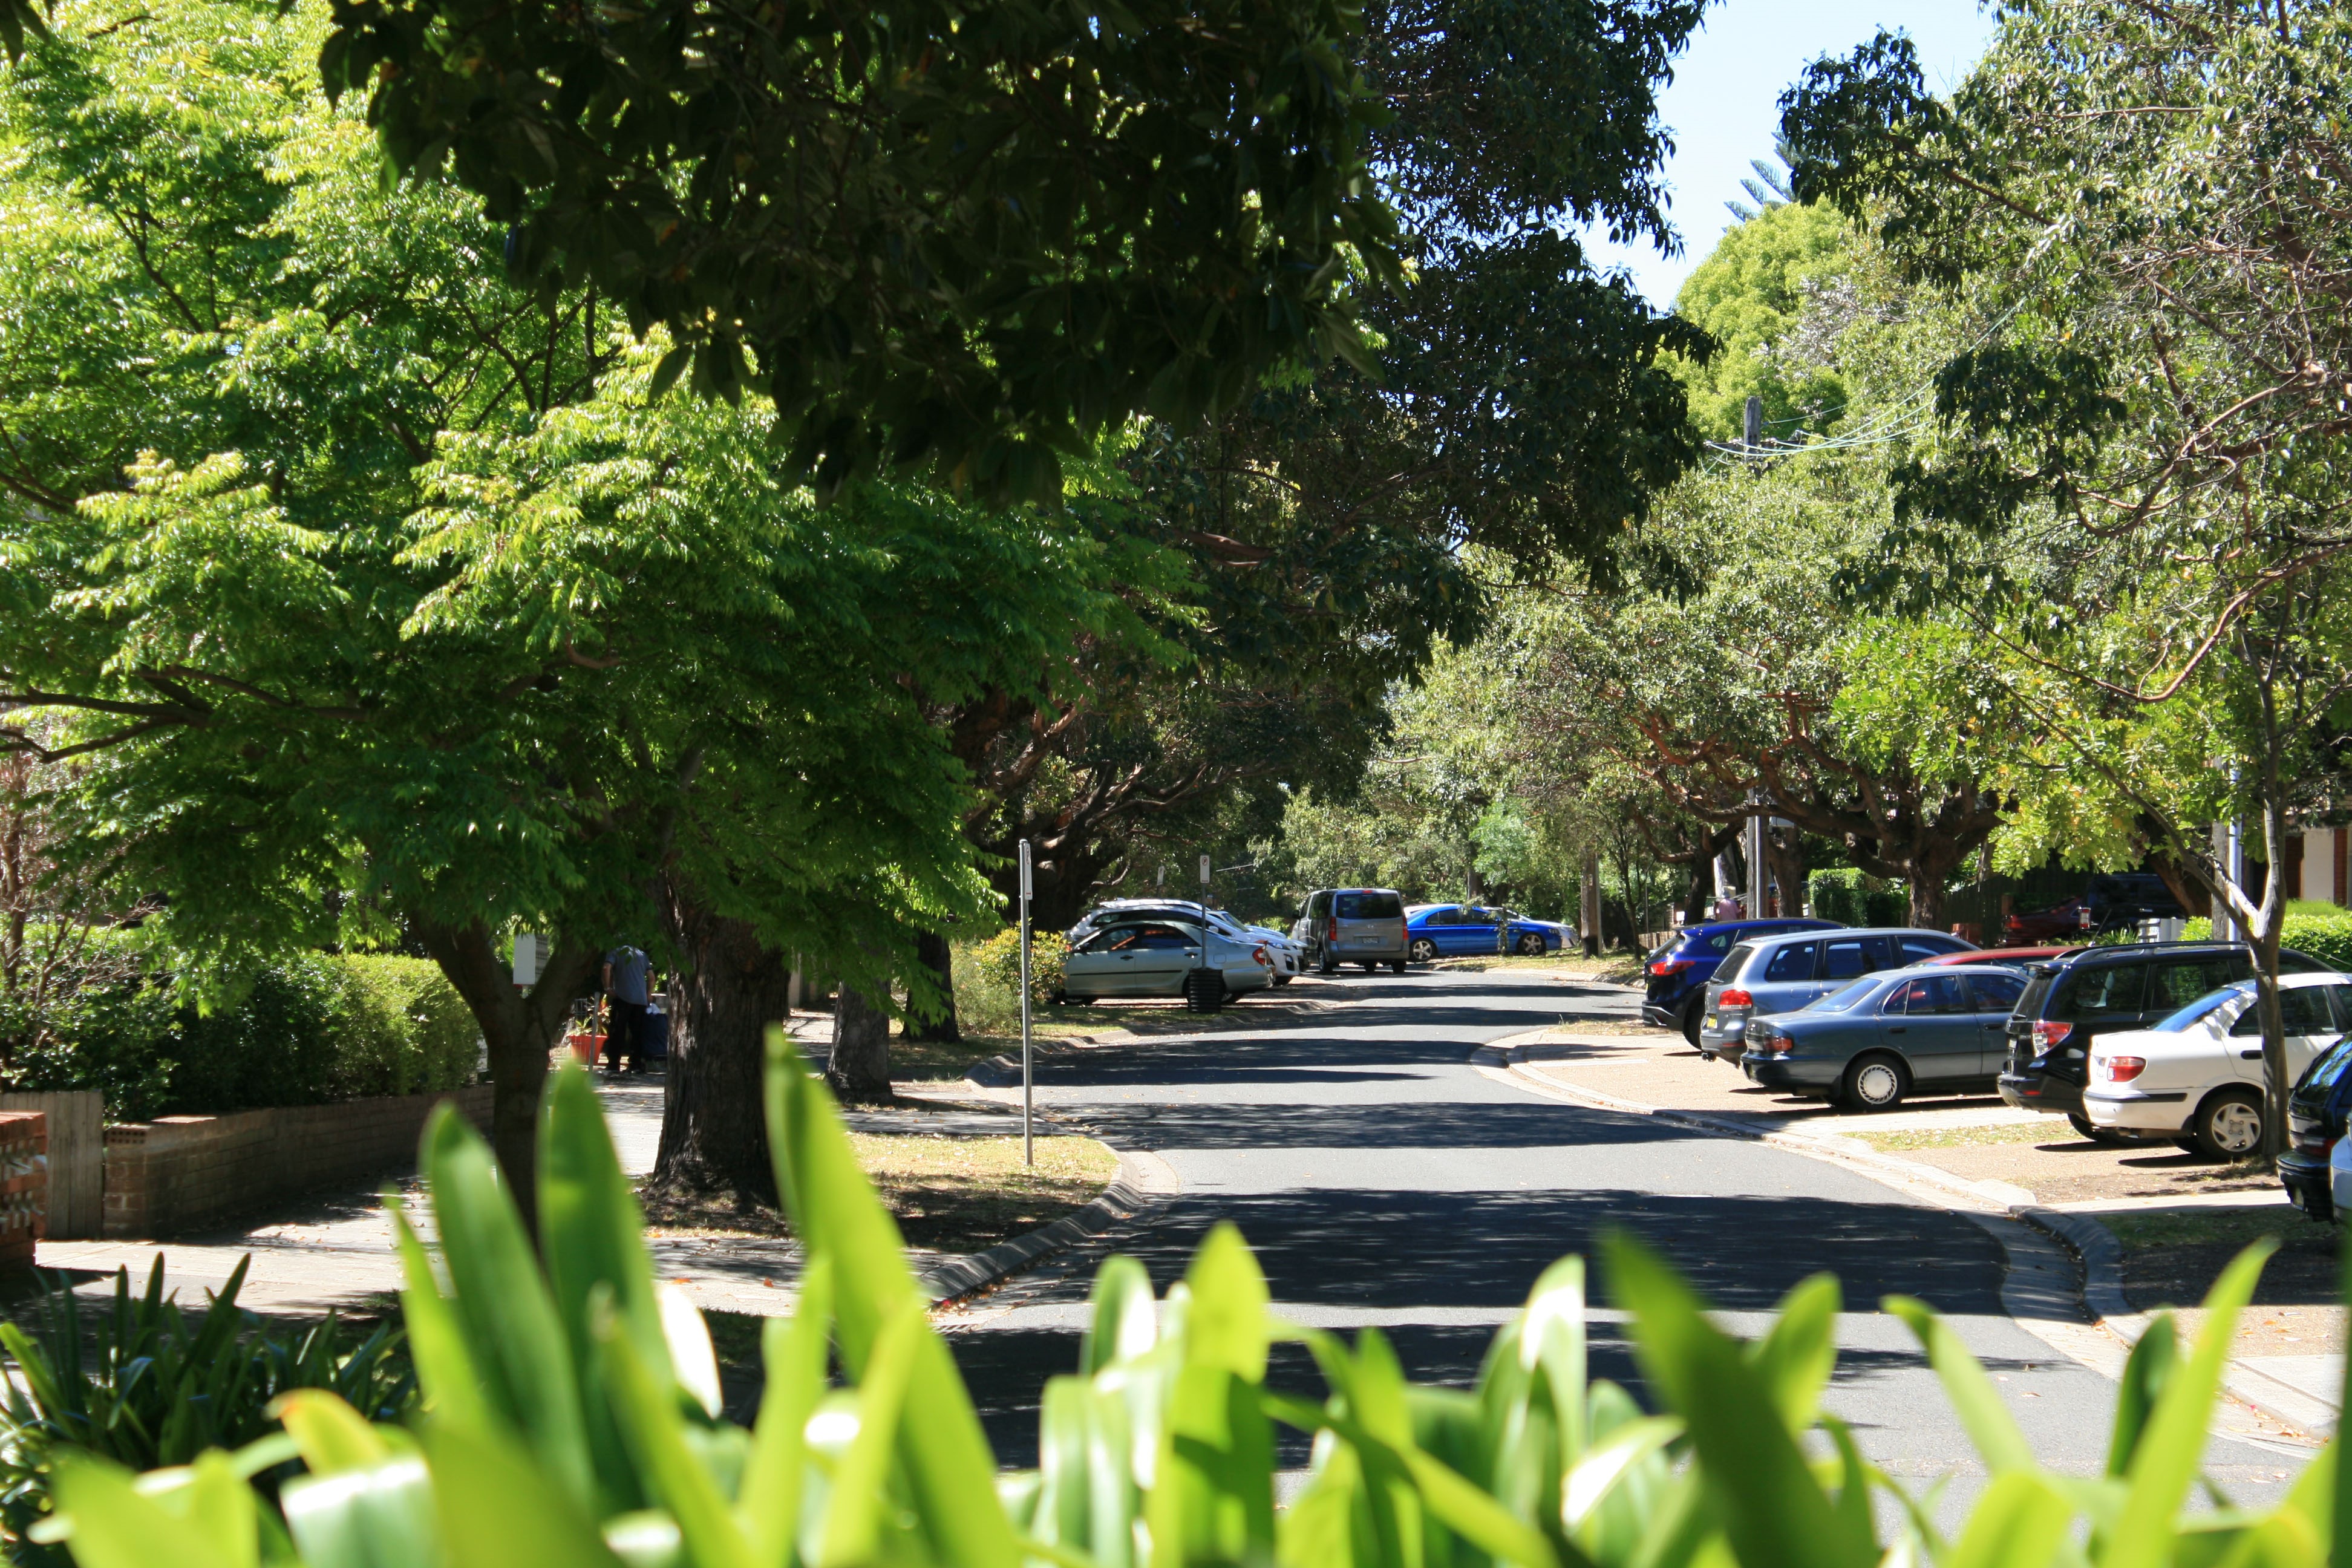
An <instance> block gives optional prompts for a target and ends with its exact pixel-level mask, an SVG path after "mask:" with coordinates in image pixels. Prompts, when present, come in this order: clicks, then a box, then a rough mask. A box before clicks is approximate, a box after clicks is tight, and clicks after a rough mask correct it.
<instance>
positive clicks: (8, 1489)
mask: <svg viewBox="0 0 2352 1568" xmlns="http://www.w3.org/2000/svg"><path fill="white" fill-rule="evenodd" d="M247 1261H249V1260H247ZM245 1269H246V1264H245V1262H240V1263H238V1265H237V1266H236V1270H235V1271H234V1272H233V1273H231V1274H230V1276H229V1279H228V1283H227V1284H226V1286H225V1287H224V1288H223V1289H221V1290H220V1291H219V1292H218V1293H217V1294H216V1295H215V1296H214V1298H213V1300H212V1301H211V1303H210V1305H209V1306H208V1307H207V1308H206V1309H205V1310H204V1311H203V1312H201V1313H190V1312H187V1311H184V1310H182V1308H181V1307H180V1306H179V1305H178V1303H177V1302H176V1301H175V1300H172V1299H170V1298H168V1297H166V1296H165V1295H164V1293H163V1259H162V1258H157V1259H156V1260H155V1267H154V1268H153V1270H152V1272H150V1273H149V1275H148V1277H147V1288H146V1289H145V1290H144V1291H142V1292H141V1293H139V1294H137V1295H133V1294H132V1293H131V1274H130V1271H129V1270H128V1269H118V1270H116V1272H115V1276H114V1299H113V1300H112V1302H111V1303H110V1305H109V1306H108V1308H106V1309H105V1310H101V1311H100V1312H99V1313H98V1314H97V1321H95V1322H94V1323H89V1324H85V1322H84V1321H83V1317H82V1313H83V1306H82V1303H81V1302H80V1301H79V1300H77V1298H76V1297H75V1295H74V1293H73V1291H72V1290H71V1289H69V1288H68V1287H66V1286H64V1285H62V1284H59V1285H57V1286H53V1287H51V1288H49V1289H47V1290H46V1291H45V1293H44V1295H43V1297H42V1300H41V1302H40V1304H39V1308H38V1310H37V1312H36V1313H35V1314H34V1331H33V1332H32V1333H30V1334H27V1333H26V1331H24V1329H22V1328H20V1327H18V1326H17V1325H16V1324H15V1323H5V1324H0V1345H5V1349H6V1351H7V1356H8V1363H9V1366H8V1373H9V1375H8V1380H7V1382H8V1387H7V1391H6V1397H5V1403H0V1530H5V1532H6V1536H7V1545H8V1550H9V1552H10V1555H11V1556H12V1557H13V1558H15V1559H16V1561H18V1562H53V1563H63V1562H64V1560H65V1555H64V1553H63V1552H59V1551H58V1550H57V1549H56V1548H54V1547H43V1546H39V1545H37V1544H35V1543H33V1542H28V1541H26V1539H25V1534H26V1531H27V1530H28V1529H29V1528H31V1526H32V1525H33V1524H34V1523H35V1522H36V1521H38V1520H39V1519H41V1518H42V1517H43V1516H45V1515H47V1513H48V1512H49V1511H50V1505H51V1501H52V1499H51V1495H50V1481H51V1478H52V1476H53V1474H54V1473H55V1468H56V1463H57V1459H58V1455H59V1454H60V1453H61V1452H64V1451H72V1452H77V1453H87V1454H92V1455H97V1456H100V1457H102V1458H107V1459H110V1460H112V1461H113V1462H115V1463H117V1464H121V1465H127V1466H129V1467H131V1468H134V1469H142V1470H152V1469H155V1468H160V1467H163V1466H166V1465H184V1464H187V1463H188V1462H189V1461H190V1460H192V1459H194V1458H195V1457H196V1456H197V1455H198V1454H201V1453H203V1452H204V1451H205V1450H206V1449H208V1448H236V1447H245V1446H246V1445H247V1444H250V1443H252V1442H254V1441H255V1440H256V1439H257V1438H260V1437H262V1436H266V1435H268V1433H271V1432H273V1431H276V1430H277V1429H278V1422H277V1419H276V1417H275V1416H274V1415H271V1414H270V1408H269V1407H270V1405H271V1403H272V1402H273V1401H275V1400H276V1399H277V1398H278V1395H280V1394H286V1393H288V1392H289V1391H291V1390H293V1389H297V1388H323V1389H329V1390H331V1391H332V1392H333V1393H334V1394H336V1395H337V1396H338V1397H340V1398H341V1399H342V1400H344V1401H345V1402H346V1403H348V1404H350V1405H354V1406H356V1407H357V1408H359V1409H361V1410H363V1411H366V1412H368V1413H369V1414H370V1415H371V1416H372V1417H373V1418H374V1419H376V1420H380V1421H392V1420H398V1419H400V1418H401V1417H403V1416H404V1415H405V1414H406V1413H407V1410H408V1407H409V1405H411V1404H412V1403H413V1402H414V1400H415V1390H416V1381H415V1375H414V1374H413V1373H411V1372H410V1371H409V1370H408V1366H407V1363H406V1361H405V1358H404V1357H403V1356H402V1355H400V1354H399V1353H398V1345H399V1341H400V1335H399V1333H398V1331H396V1330H394V1329H392V1328H391V1327H389V1326H385V1327H380V1328H378V1329H377V1330H376V1331H374V1332H373V1333H372V1334H370V1335H369V1336H368V1337H367V1338H366V1339H364V1340H362V1341H361V1342H359V1343H357V1344H356V1345H353V1344H352V1343H350V1339H351V1336H349V1335H348V1334H346V1333H344V1332H343V1331H342V1330H341V1326H340V1325H339V1323H338V1322H337V1321H336V1320H335V1319H334V1318H333V1317H332V1316H330V1317H329V1318H328V1319H327V1321H325V1322H323V1323H320V1324H317V1325H314V1326H313V1327H311V1328H310V1329H309V1330H308V1331H303V1332H301V1333H299V1334H297V1333H292V1332H289V1331H283V1330H272V1329H268V1328H265V1327H264V1326H263V1324H262V1321H261V1320H260V1319H258V1318H257V1317H255V1316H254V1315H253V1314H252V1313H250V1312H247V1311H246V1310H243V1309H241V1308H239V1307H238V1306H237V1304H236V1293H237V1290H238V1289H239V1288H240V1287H241V1286H243V1284H244V1282H245Z"/></svg>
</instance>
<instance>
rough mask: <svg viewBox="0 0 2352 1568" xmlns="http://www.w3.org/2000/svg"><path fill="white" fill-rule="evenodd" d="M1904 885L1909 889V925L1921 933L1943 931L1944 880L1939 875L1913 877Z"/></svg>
mask: <svg viewBox="0 0 2352 1568" xmlns="http://www.w3.org/2000/svg"><path fill="white" fill-rule="evenodd" d="M1906 885H1907V886H1908V887H1909V888H1910V889H1911V923H1912V924H1913V925H1915V926H1916V927H1918V928H1919V929H1920V930H1921V931H1941V930H1943V929H1944V879H1943V878H1942V877H1941V876H1940V875H1929V876H1920V877H1913V878H1911V879H1909V881H1908V882H1907V883H1906Z"/></svg>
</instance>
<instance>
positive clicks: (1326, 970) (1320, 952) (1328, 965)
mask: <svg viewBox="0 0 2352 1568" xmlns="http://www.w3.org/2000/svg"><path fill="white" fill-rule="evenodd" d="M1315 973H1318V974H1336V973H1339V965H1338V964H1336V963H1332V962H1331V954H1330V953H1329V952H1328V951H1327V950H1326V949H1323V948H1319V947H1318V948H1317V949H1316V950H1315Z"/></svg>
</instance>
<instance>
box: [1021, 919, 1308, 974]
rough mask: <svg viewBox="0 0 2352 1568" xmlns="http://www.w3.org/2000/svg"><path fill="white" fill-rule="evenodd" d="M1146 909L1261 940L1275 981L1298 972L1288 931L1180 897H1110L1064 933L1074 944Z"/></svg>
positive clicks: (1230, 936)
mask: <svg viewBox="0 0 2352 1568" xmlns="http://www.w3.org/2000/svg"><path fill="white" fill-rule="evenodd" d="M1147 913H1148V914H1156V915H1160V916H1161V917H1162V918H1164V919H1167V920H1171V921H1195V922H1197V921H1202V920H1206V921H1208V923H1209V925H1210V927H1211V928H1212V929H1213V930H1214V931H1217V932H1218V933H1219V934H1220V935H1222V936H1223V937H1225V938H1226V939H1227V940H1229V941H1232V942H1259V943H1263V944H1264V945H1265V952H1266V956H1267V957H1268V958H1270V959H1272V960H1273V961H1274V983H1275V984H1276V985H1287V984H1290V983H1291V981H1293V980H1295V979H1297V976H1298V971H1299V967H1300V964H1301V963H1302V962H1303V955H1302V954H1301V952H1300V951H1299V946H1298V944H1297V942H1293V941H1291V940H1290V933H1289V932H1287V931H1276V930H1275V929H1274V928H1273V927H1271V926H1261V925H1244V924H1243V923H1242V922H1241V921H1237V920H1235V919H1234V917H1233V916H1232V915H1231V914H1229V913H1227V912H1226V911H1225V910H1213V909H1209V908H1207V907H1206V906H1205V905H1202V904H1195V903H1188V902H1186V901H1185V900H1181V899H1111V900H1108V901H1106V902H1104V903H1100V904H1097V905H1096V906H1095V907H1094V908H1093V909H1091V910H1087V912H1086V913H1085V914H1083V915H1081V916H1080V917H1078V923H1077V924H1076V925H1074V926H1072V927H1071V928H1070V929H1069V931H1068V933H1067V934H1068V936H1069V939H1070V942H1071V943H1072V945H1074V946H1075V945H1076V943H1077V942H1080V941H1082V940H1084V939H1085V937H1086V936H1087V933H1089V932H1091V931H1095V930H1097V928H1099V927H1100V926H1102V925H1104V924H1105V923H1106V922H1108V921H1113V920H1118V919H1123V918H1125V917H1127V916H1129V915H1136V914H1147Z"/></svg>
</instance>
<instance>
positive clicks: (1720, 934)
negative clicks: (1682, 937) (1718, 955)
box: [1700, 931, 1731, 952]
mask: <svg viewBox="0 0 2352 1568" xmlns="http://www.w3.org/2000/svg"><path fill="white" fill-rule="evenodd" d="M1700 945H1701V946H1703V947H1705V948H1706V951H1707V952H1722V951H1724V949H1726V948H1727V947H1729V946H1730V945H1731V933H1730V932H1729V931H1717V932H1716V933H1715V934H1714V935H1713V936H1710V937H1708V938H1706V941H1705V942H1702V943H1700Z"/></svg>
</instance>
